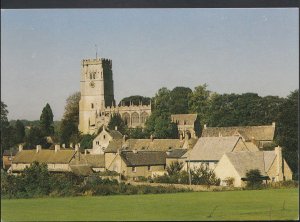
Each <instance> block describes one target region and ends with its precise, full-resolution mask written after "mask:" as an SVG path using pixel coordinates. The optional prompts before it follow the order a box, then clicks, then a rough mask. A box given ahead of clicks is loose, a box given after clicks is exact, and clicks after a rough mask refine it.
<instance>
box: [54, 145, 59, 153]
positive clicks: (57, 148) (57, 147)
mask: <svg viewBox="0 0 300 222" xmlns="http://www.w3.org/2000/svg"><path fill="white" fill-rule="evenodd" d="M59 150H60V145H59V144H55V153H56V152H57V151H59Z"/></svg>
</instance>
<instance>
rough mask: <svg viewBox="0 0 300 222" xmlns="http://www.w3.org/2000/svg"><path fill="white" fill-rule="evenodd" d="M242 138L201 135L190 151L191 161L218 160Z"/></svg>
mask: <svg viewBox="0 0 300 222" xmlns="http://www.w3.org/2000/svg"><path fill="white" fill-rule="evenodd" d="M240 139H241V138H240V137H238V136H230V137H201V138H199V139H198V141H197V143H196V145H195V146H194V148H193V149H192V151H191V153H190V160H191V161H208V160H214V161H218V160H220V158H221V157H222V156H223V154H224V153H227V152H231V151H232V150H233V148H234V147H235V145H236V144H237V142H238V141H239V140H240Z"/></svg>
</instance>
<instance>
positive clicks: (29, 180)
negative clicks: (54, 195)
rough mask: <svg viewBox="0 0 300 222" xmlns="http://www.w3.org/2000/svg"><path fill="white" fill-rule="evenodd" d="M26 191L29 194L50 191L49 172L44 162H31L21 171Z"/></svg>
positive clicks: (37, 194)
mask: <svg viewBox="0 0 300 222" xmlns="http://www.w3.org/2000/svg"><path fill="white" fill-rule="evenodd" d="M22 177H23V184H24V188H25V190H26V192H27V193H28V194H30V195H31V196H43V195H48V194H49V192H50V183H49V181H50V180H49V179H50V174H49V171H48V167H47V164H46V163H42V164H39V163H38V162H33V163H32V164H31V166H30V167H26V168H25V169H24V171H23V173H22Z"/></svg>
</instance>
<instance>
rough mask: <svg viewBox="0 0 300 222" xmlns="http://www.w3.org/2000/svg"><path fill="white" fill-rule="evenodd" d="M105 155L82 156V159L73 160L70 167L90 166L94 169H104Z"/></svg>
mask: <svg viewBox="0 0 300 222" xmlns="http://www.w3.org/2000/svg"><path fill="white" fill-rule="evenodd" d="M104 163H105V162H104V155H103V154H80V158H79V159H78V158H76V159H73V160H72V161H71V162H70V165H88V166H90V167H92V168H104V167H105V164H104Z"/></svg>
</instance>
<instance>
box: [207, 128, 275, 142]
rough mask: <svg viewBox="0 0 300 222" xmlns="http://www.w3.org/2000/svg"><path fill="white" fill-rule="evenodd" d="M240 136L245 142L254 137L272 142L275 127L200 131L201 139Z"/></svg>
mask: <svg viewBox="0 0 300 222" xmlns="http://www.w3.org/2000/svg"><path fill="white" fill-rule="evenodd" d="M237 133H239V134H241V135H242V136H243V138H244V139H245V140H246V141H249V140H251V139H252V137H254V139H255V140H266V141H272V140H273V139H274V133H275V126H273V125H266V126H233V127H206V128H204V129H203V131H202V137H216V136H219V135H222V136H233V135H235V134H237Z"/></svg>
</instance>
